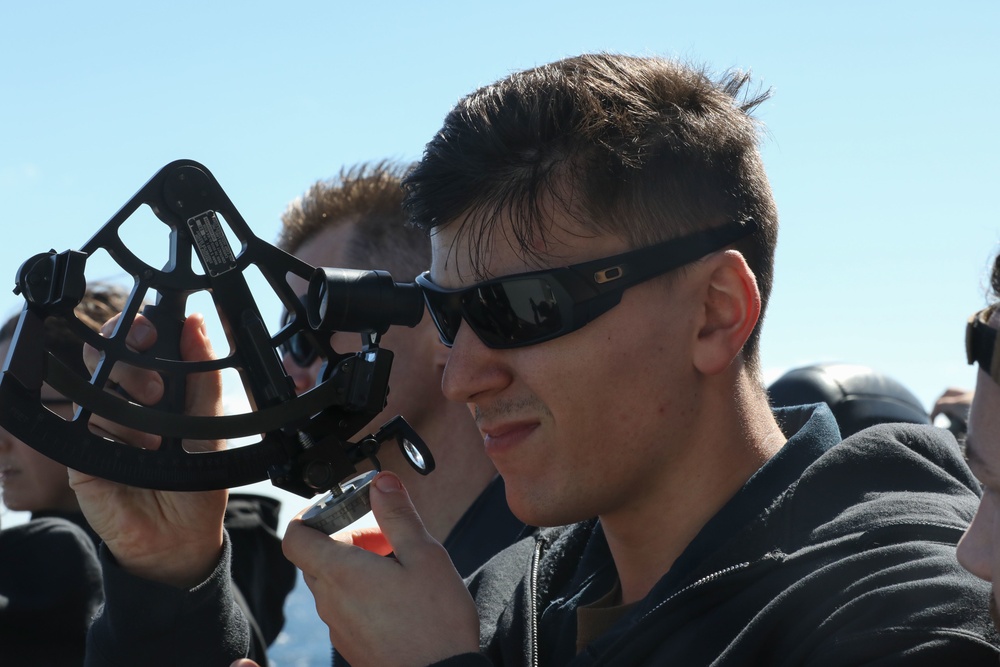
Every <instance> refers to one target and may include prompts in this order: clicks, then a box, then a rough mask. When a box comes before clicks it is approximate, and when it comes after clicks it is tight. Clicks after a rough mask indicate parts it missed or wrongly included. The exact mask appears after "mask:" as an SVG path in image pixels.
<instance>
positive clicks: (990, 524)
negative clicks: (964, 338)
mask: <svg viewBox="0 0 1000 667" xmlns="http://www.w3.org/2000/svg"><path fill="white" fill-rule="evenodd" d="M989 325H990V326H991V327H993V328H994V329H1000V309H997V310H996V312H994V313H993V315H992V316H991V317H990V320H989ZM976 377H977V379H976V391H975V394H974V397H973V399H972V408H971V409H970V411H969V431H968V434H967V436H966V441H965V449H966V456H967V458H968V460H969V467H970V468H972V472H973V473H974V474H975V475H976V478H977V479H979V481H980V482H981V483H982V485H983V497H982V500H981V501H980V503H979V509H978V510H977V512H976V516H975V518H974V519H973V520H972V524H971V525H970V526H969V528H968V530H966V531H965V535H964V536H963V537H962V540H961V542H959V543H958V560H959V562H960V563H961V564H962V566H963V567H964V568H965V569H966V570H968V571H969V572H971V573H972V574H974V575H976V576H977V577H979V578H981V579H985V580H986V581H991V582H993V595H992V597H991V599H990V611H991V614H992V616H993V622H994V623H995V624H996V625H997V627H998V628H1000V614H998V611H997V610H998V609H1000V602H998V599H997V598H998V590H997V584H998V583H1000V385H997V383H996V382H995V381H994V380H993V378H991V377H990V376H989V375H988V374H987V373H986V372H984V371H983V370H982V369H980V370H979V372H978V374H977V376H976Z"/></svg>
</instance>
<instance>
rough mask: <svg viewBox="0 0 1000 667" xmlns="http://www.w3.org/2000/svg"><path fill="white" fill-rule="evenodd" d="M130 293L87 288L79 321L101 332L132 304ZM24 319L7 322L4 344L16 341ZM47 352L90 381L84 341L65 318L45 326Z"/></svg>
mask: <svg viewBox="0 0 1000 667" xmlns="http://www.w3.org/2000/svg"><path fill="white" fill-rule="evenodd" d="M128 297H129V291H128V290H127V289H125V287H123V286H121V285H116V284H113V283H104V282H95V283H91V284H89V285H87V291H86V292H85V293H84V295H83V299H81V300H80V303H79V304H77V306H76V307H75V308H74V309H73V313H74V314H75V315H76V318H77V319H78V320H80V321H81V322H83V323H84V324H85V325H87V327H89V328H90V329H92V330H94V331H100V330H101V327H102V326H104V323H105V322H107V321H108V320H110V319H111V318H112V317H114V316H115V315H117V314H118V313H120V312H122V309H123V308H124V307H125V303H126V302H127V301H128ZM19 319H20V315H17V316H14V317H12V318H10V319H9V320H7V321H6V322H5V323H4V325H3V326H2V327H0V342H5V341H8V340H11V339H12V338H14V331H15V330H16V329H17V322H18V320H19ZM43 332H44V334H43V335H44V338H45V349H47V350H48V351H50V352H51V353H52V354H53V356H55V357H56V358H57V359H59V361H61V362H63V363H64V364H66V366H68V367H69V368H70V369H72V370H73V371H74V372H76V373H77V374H79V375H81V376H84V377H89V376H90V371H89V370H87V366H86V364H84V362H83V340H81V339H80V337H79V336H77V335H76V334H75V333H73V331H72V330H71V329H70V328H69V327H68V326H67V325H66V320H64V319H63V318H61V317H49V318H48V319H46V320H45V324H44V325H43Z"/></svg>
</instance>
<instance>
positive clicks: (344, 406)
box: [0, 160, 434, 533]
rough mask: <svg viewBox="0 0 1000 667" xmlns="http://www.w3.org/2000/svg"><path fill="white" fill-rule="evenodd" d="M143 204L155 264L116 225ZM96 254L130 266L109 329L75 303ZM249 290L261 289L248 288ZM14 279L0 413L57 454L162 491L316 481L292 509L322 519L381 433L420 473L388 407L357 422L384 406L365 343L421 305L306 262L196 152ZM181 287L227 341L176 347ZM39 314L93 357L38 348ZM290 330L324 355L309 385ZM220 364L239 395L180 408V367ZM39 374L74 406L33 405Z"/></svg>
mask: <svg viewBox="0 0 1000 667" xmlns="http://www.w3.org/2000/svg"><path fill="white" fill-rule="evenodd" d="M143 206H148V208H149V209H150V210H151V211H152V212H153V213H154V214H155V217H154V218H150V220H152V222H151V224H153V225H158V224H160V223H162V224H165V225H166V226H167V227H168V228H169V233H168V234H164V235H163V236H164V237H165V238H167V239H168V243H169V249H168V250H169V255H168V256H169V260H167V262H166V263H165V265H164V266H162V267H161V268H157V267H154V266H150V265H149V264H148V263H147V262H145V261H143V260H141V259H140V258H139V257H137V256H136V254H134V253H133V252H132V251H131V250H130V249H129V248H128V247H127V246H126V244H125V242H124V241H123V240H122V234H121V233H120V232H121V229H122V225H123V224H124V223H125V222H126V221H128V220H129V219H130V218H132V217H133V216H134V215H136V212H137V211H138V210H139V209H140V207H143ZM163 231H164V230H162V228H161V229H156V230H150V233H151V234H152V233H154V232H157V233H162V232H163ZM231 239H235V240H231ZM95 253H101V256H102V257H103V253H106V254H107V255H108V256H110V257H111V258H112V259H113V260H114V262H115V263H116V264H117V265H118V266H119V267H121V269H122V271H123V272H124V273H125V274H127V275H129V276H131V277H132V281H133V285H132V288H131V292H130V295H129V298H128V300H127V303H126V305H125V307H124V310H123V312H122V315H121V317H120V319H119V321H118V323H117V324H116V325H115V326H114V330H113V331H112V332H111V333H110V334H109V335H101V334H100V333H98V332H95V331H93V330H92V329H91V328H90V327H88V326H87V325H86V324H84V323H83V322H82V321H80V320H79V319H78V318H77V316H76V315H75V313H74V308H75V307H76V306H77V305H78V304H79V303H80V300H81V299H82V298H83V296H84V293H85V290H86V288H87V282H88V279H87V277H86V268H87V261H88V259H89V258H91V257H93V256H94V255H95ZM250 267H255V268H256V270H257V271H259V273H260V275H262V276H263V277H264V279H265V280H266V282H267V285H268V287H269V288H270V290H272V291H273V294H274V296H276V297H277V299H278V300H279V301H280V303H281V304H282V305H283V307H284V308H285V310H286V312H287V316H286V317H285V318H284V323H283V324H282V325H281V326H276V327H275V328H276V331H274V332H273V333H272V332H271V330H270V329H269V327H268V326H267V323H266V322H265V321H264V320H263V318H262V317H261V313H260V309H259V307H258V302H257V300H255V296H254V291H253V290H251V288H250V286H249V284H248V281H247V270H248V269H249V268H250ZM291 276H298V277H299V278H302V279H303V280H305V281H308V285H309V287H308V293H307V294H306V295H300V294H296V293H295V292H294V290H293V289H292V287H291V286H290V284H289V277H291ZM255 289H256V290H257V291H258V292H257V293H258V295H259V294H260V287H255ZM14 292H15V293H16V294H19V295H20V296H22V297H23V298H24V308H23V309H22V311H21V313H20V316H19V319H18V322H17V328H16V331H15V334H14V337H13V339H12V341H11V344H10V349H9V352H8V355H7V359H6V361H5V363H4V366H3V371H2V375H0V425H2V426H3V427H4V428H5V429H7V430H8V431H9V432H10V433H11V434H13V435H14V436H15V437H17V438H19V439H20V440H23V441H24V442H25V443H27V444H28V445H30V446H31V447H33V448H34V449H36V450H38V451H39V452H41V453H42V454H44V455H45V456H48V457H50V458H52V459H55V460H56V461H58V462H60V463H63V464H65V465H66V466H69V467H70V468H73V469H75V470H79V471H81V472H84V473H87V474H89V475H94V476H97V477H102V478H104V479H108V480H112V481H115V482H121V483H123V484H128V485H132V486H138V487H144V488H150V489H161V490H167V491H204V490H209V489H222V488H232V487H238V486H243V485H246V484H250V483H253V482H258V481H261V480H265V479H270V481H271V482H272V483H273V484H274V485H275V486H277V487H280V488H282V489H285V490H287V491H291V492H293V493H295V494H298V495H300V496H302V497H304V498H313V497H314V496H316V495H319V494H326V495H325V496H324V498H323V499H322V500H320V501H319V502H317V503H316V504H315V505H313V506H312V507H311V508H310V509H309V510H308V511H307V512H306V513H305V515H304V517H303V520H304V521H306V523H308V524H310V525H312V526H314V527H316V528H318V529H320V530H323V531H325V532H327V533H332V532H335V531H337V530H339V529H341V528H343V527H345V526H347V525H348V524H350V523H352V522H353V521H354V520H356V519H357V518H359V517H360V516H361V515H363V514H364V513H365V512H367V511H368V509H369V508H370V506H369V504H368V484H370V482H371V480H372V479H373V477H374V475H375V473H376V471H377V470H379V469H380V468H381V466H380V463H379V460H378V452H379V449H380V447H381V446H382V445H383V444H385V443H388V442H393V441H394V442H395V443H396V444H397V445H398V446H399V447H400V449H401V450H402V452H403V455H404V458H405V459H406V460H407V461H408V462H409V463H410V464H411V465H412V466H413V467H414V468H415V469H416V470H417V471H419V472H421V473H423V474H427V473H429V472H431V470H433V468H434V459H433V456H432V455H431V452H430V451H429V450H428V449H427V446H426V445H425V444H424V443H423V441H422V440H421V439H420V437H419V436H418V435H417V434H416V433H415V432H414V431H413V429H412V428H410V426H409V425H408V424H407V423H406V422H405V421H404V420H403V419H402V418H401V417H395V418H392V419H390V420H388V421H387V422H386V423H385V424H383V425H382V426H381V427H380V428H378V429H377V430H375V432H374V433H369V434H366V435H362V436H358V434H359V433H360V432H361V431H362V430H363V429H365V427H366V425H368V424H369V423H370V422H371V421H372V420H373V419H374V418H375V417H376V416H377V415H378V414H379V413H381V412H382V411H383V409H384V408H385V405H386V397H387V395H388V390H389V371H390V368H391V366H392V357H393V355H392V352H391V351H390V350H386V349H382V348H381V347H379V342H380V339H381V336H382V335H383V334H385V332H386V331H387V330H388V328H389V327H390V326H415V325H416V324H417V323H418V322H419V321H420V319H421V316H422V315H423V310H424V305H423V300H422V297H421V294H420V291H419V288H418V287H417V286H416V285H414V284H410V283H397V282H394V281H393V279H392V276H391V275H389V274H388V273H386V272H384V271H358V270H349V269H338V268H330V267H322V268H317V267H313V266H310V265H308V264H306V263H305V262H302V261H300V260H299V259H297V258H295V257H293V256H292V255H289V254H288V253H286V252H284V251H282V250H280V249H278V248H276V247H274V246H273V245H270V244H269V243H266V242H265V241H262V240H261V239H259V238H257V237H256V236H255V235H254V234H253V233H252V232H251V230H250V228H249V227H248V226H247V224H246V222H245V221H244V219H243V217H242V216H241V215H240V213H239V212H238V211H237V210H236V207H235V206H234V205H233V203H232V202H231V201H230V199H229V197H228V196H227V195H226V193H225V192H224V191H223V190H222V188H221V187H220V186H219V184H218V182H217V181H216V180H215V178H214V177H213V176H212V174H211V173H210V172H209V171H208V169H206V168H205V167H204V166H202V165H201V164H198V163H197V162H193V161H190V160H180V161H176V162H172V163H170V164H168V165H167V166H166V167H164V168H163V169H161V170H160V171H159V172H157V173H156V174H155V175H154V176H153V177H152V178H151V179H150V180H149V181H148V182H147V183H146V184H145V185H144V186H142V188H141V189H140V190H139V191H138V192H137V193H136V194H135V195H134V196H133V197H132V198H131V199H130V200H129V201H128V202H127V203H126V204H125V205H124V206H123V207H122V208H121V209H120V210H119V211H118V212H117V213H116V214H114V215H113V216H112V217H111V219H110V220H109V221H108V222H107V223H106V224H105V225H104V226H103V227H101V228H100V230H98V231H97V233H96V234H94V236H93V237H91V239H90V240H89V241H87V242H86V243H85V244H84V245H83V246H82V247H81V248H80V249H79V250H66V251H63V252H56V251H55V250H50V251H48V252H43V253H40V254H37V255H35V256H34V257H31V258H30V259H28V260H27V261H26V262H24V264H23V265H22V266H21V267H20V269H19V270H18V272H17V276H16V280H15V287H14ZM195 295H199V296H198V298H199V299H203V296H201V295H207V296H208V297H209V299H210V303H212V304H214V307H215V309H216V312H217V313H218V316H219V319H220V321H221V323H222V326H223V330H224V331H225V334H226V337H227V339H228V342H229V353H228V354H226V355H225V356H220V357H219V358H216V359H212V360H209V361H188V360H185V359H182V358H181V354H180V333H181V328H182V326H183V323H184V320H185V317H186V315H187V312H188V311H187V308H188V306H189V300H190V299H191V298H192V297H193V296H195ZM204 302H205V303H209V301H204ZM199 303H201V302H199ZM139 314H141V315H142V316H144V317H146V318H148V319H149V320H150V321H151V322H152V323H153V325H154V326H155V327H156V331H157V337H156V342H155V344H154V345H153V347H152V348H150V349H149V350H144V351H142V352H139V351H136V350H134V349H132V348H131V347H129V346H127V345H126V343H125V337H126V335H127V333H128V331H129V328H130V327H131V326H132V323H133V322H134V320H135V318H136V317H137V316H138V315H139ZM48 318H58V319H59V320H61V323H62V324H64V325H65V328H66V329H68V330H69V331H70V332H71V333H72V335H74V336H76V337H78V338H79V339H80V341H82V343H84V344H86V345H90V346H91V347H93V348H94V349H95V350H96V351H97V352H98V355H99V362H98V363H97V365H96V367H95V368H94V370H93V372H88V373H87V374H81V373H80V372H79V371H75V370H73V369H71V368H70V367H68V366H67V365H65V364H64V363H62V362H61V361H60V360H59V359H58V358H57V357H56V356H55V355H53V353H52V352H51V350H49V349H48V348H47V343H46V337H45V336H44V335H43V331H44V325H45V322H46V320H47V319H48ZM334 331H341V332H356V333H357V334H358V335H359V337H360V339H361V343H360V350H358V351H352V352H350V353H345V352H337V351H336V350H335V349H334V348H333V347H332V344H331V335H332V333H333V332H334ZM293 336H303V337H305V339H306V341H307V343H308V344H309V345H312V346H314V347H315V349H316V350H317V352H318V354H319V356H320V357H321V358H322V359H323V364H324V365H323V371H322V373H321V374H320V377H319V379H318V381H317V383H316V385H315V386H314V387H313V388H312V389H310V390H308V391H306V392H304V393H301V394H299V395H296V392H295V386H294V382H293V381H292V379H291V378H290V376H289V374H288V372H287V371H286V369H285V366H284V364H283V361H282V354H281V353H280V349H281V348H282V346H283V345H284V344H285V343H287V342H288V341H289V340H291V339H292V337H293ZM217 347H218V346H217ZM116 364H124V365H126V366H131V367H134V368H136V369H140V370H142V371H149V372H155V373H159V374H160V376H161V377H162V378H163V381H164V395H163V398H162V400H161V401H160V402H159V403H158V404H156V405H143V404H140V403H139V402H137V401H136V400H134V399H132V398H131V397H130V396H128V395H127V394H125V393H124V392H123V391H120V390H118V388H117V386H116V385H115V384H114V383H113V382H112V381H111V379H112V376H111V374H112V369H113V368H115V365H116ZM227 369H231V370H232V371H235V372H236V373H237V374H238V377H239V379H240V384H241V386H242V388H243V390H244V391H245V394H246V398H247V404H248V405H249V406H250V408H249V410H247V411H246V412H243V413H240V414H225V415H217V416H195V415H189V414H187V412H186V410H185V404H186V388H187V383H188V379H189V378H190V376H192V374H195V373H213V372H219V373H224V372H226V371H227ZM43 384H48V385H50V386H51V387H52V388H54V389H55V390H56V391H58V392H59V393H60V394H62V395H63V396H65V397H66V398H68V399H70V400H72V401H73V403H74V404H75V406H76V408H75V410H74V414H73V416H72V418H69V419H66V418H63V417H60V416H58V415H56V414H55V413H54V412H52V411H50V410H48V409H47V408H46V407H45V406H44V404H43V403H42V400H41V388H42V385H43ZM93 416H100V417H102V418H104V419H106V420H109V421H111V422H114V423H115V424H117V425H120V426H121V427H124V429H134V430H138V431H141V432H145V433H151V434H154V435H157V436H160V445H159V447H157V448H155V449H154V448H150V449H144V448H141V447H137V446H133V445H131V444H127V443H124V442H119V441H116V440H114V439H112V438H111V437H108V436H107V435H106V433H107V432H108V430H101V432H97V431H96V430H93V429H92V428H91V427H90V422H91V418H92V417H93ZM111 430H114V431H115V432H121V430H120V429H111ZM238 439H242V440H243V441H244V442H245V443H246V444H242V445H241V446H232V447H226V448H222V449H215V450H211V451H204V450H205V448H204V447H203V446H199V444H198V442H199V441H201V443H204V442H205V441H218V440H226V441H233V440H238ZM363 462H370V463H371V464H372V465H371V468H372V469H371V470H367V466H365V469H366V470H365V471H364V472H362V471H361V470H360V467H361V464H362V463H363Z"/></svg>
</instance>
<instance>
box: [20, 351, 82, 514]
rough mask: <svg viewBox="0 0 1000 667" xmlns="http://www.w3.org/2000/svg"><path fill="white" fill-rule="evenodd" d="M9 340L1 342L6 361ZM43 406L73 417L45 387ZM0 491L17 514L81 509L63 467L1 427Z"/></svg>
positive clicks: (61, 400)
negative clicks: (0, 489) (0, 490)
mask: <svg viewBox="0 0 1000 667" xmlns="http://www.w3.org/2000/svg"><path fill="white" fill-rule="evenodd" d="M9 347H10V341H9V340H6V341H3V342H2V343H0V359H6V357H7V350H8V348H9ZM42 403H43V404H44V405H45V407H47V408H48V409H50V410H52V411H53V412H55V413H56V414H58V415H60V416H62V417H63V418H66V419H68V418H70V417H72V415H73V405H72V402H70V401H68V400H67V399H65V398H63V397H62V396H60V395H59V394H57V393H56V392H55V390H53V389H52V387H49V386H48V385H45V386H43V387H42ZM0 488H2V489H3V494H2V495H3V503H4V505H6V506H7V507H8V508H10V509H11V510H14V511H18V512H42V511H61V512H76V511H79V509H80V506H79V505H78V504H77V501H76V494H75V493H73V490H72V489H71V488H70V487H69V479H68V476H67V472H66V466H64V465H62V464H61V463H57V462H55V461H53V460H52V459H50V458H48V457H47V456H44V455H43V454H40V453H39V452H37V451H35V450H34V449H32V448H31V447H29V446H28V445H26V444H24V443H23V442H21V441H20V440H18V439H17V438H15V437H14V436H12V435H11V434H10V433H8V432H7V431H6V430H5V429H3V428H2V427H0Z"/></svg>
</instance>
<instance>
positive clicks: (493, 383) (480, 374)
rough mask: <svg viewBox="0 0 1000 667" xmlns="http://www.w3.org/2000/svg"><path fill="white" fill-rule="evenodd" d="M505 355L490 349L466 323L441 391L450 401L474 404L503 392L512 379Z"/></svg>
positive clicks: (453, 351)
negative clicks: (488, 396) (489, 393)
mask: <svg viewBox="0 0 1000 667" xmlns="http://www.w3.org/2000/svg"><path fill="white" fill-rule="evenodd" d="M503 352H504V351H503V350H494V349H491V348H489V347H487V346H486V345H485V344H484V343H483V341H481V340H480V339H479V336H477V335H476V334H475V332H474V331H472V329H471V328H470V327H469V326H468V325H467V324H465V323H464V322H463V323H462V325H461V326H460V327H459V329H458V334H457V335H456V336H455V343H454V344H453V345H452V347H451V352H450V353H449V354H448V361H447V363H446V364H445V367H444V374H443V376H442V378H441V391H442V392H443V393H444V395H445V396H446V397H447V398H448V399H449V400H452V401H457V402H459V403H471V402H473V401H474V400H475V397H476V396H479V395H482V394H484V393H488V392H491V391H499V390H502V389H503V388H504V387H506V386H507V385H508V384H510V382H511V379H512V376H511V373H510V370H509V368H508V367H507V365H506V364H505V363H504V360H503Z"/></svg>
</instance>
